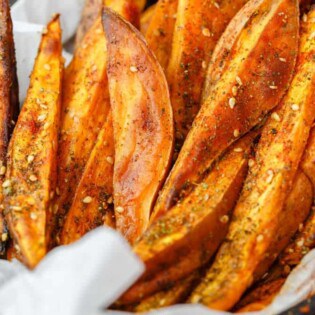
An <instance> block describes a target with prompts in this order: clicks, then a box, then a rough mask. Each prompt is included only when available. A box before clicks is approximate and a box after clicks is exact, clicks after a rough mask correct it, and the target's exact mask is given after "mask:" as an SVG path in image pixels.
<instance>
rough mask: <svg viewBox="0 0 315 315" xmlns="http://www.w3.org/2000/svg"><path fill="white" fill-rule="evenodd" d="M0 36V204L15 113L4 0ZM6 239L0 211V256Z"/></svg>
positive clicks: (11, 44)
mask: <svg viewBox="0 0 315 315" xmlns="http://www.w3.org/2000/svg"><path fill="white" fill-rule="evenodd" d="M0 36H1V41H0V55H1V60H0V78H1V80H0V95H1V98H0V121H1V123H0V203H2V199H3V198H2V184H3V180H4V175H5V170H6V155H7V150H8V144H9V140H10V137H11V133H12V130H13V126H14V124H15V122H16V120H17V116H18V113H19V101H18V96H19V93H18V82H17V76H16V62H15V51H14V41H13V32H12V21H11V15H10V5H9V1H8V0H1V1H0ZM7 238H8V234H7V227H6V224H5V222H4V217H3V214H2V212H1V213H0V255H2V254H4V252H5V243H6V240H7Z"/></svg>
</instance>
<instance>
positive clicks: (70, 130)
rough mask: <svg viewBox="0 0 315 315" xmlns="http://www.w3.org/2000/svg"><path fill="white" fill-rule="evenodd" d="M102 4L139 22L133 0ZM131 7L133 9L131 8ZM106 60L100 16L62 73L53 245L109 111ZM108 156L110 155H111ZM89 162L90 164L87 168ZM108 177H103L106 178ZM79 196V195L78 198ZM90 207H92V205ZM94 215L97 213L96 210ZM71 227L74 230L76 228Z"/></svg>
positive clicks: (51, 225) (51, 230)
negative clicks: (61, 107) (62, 85)
mask: <svg viewBox="0 0 315 315" xmlns="http://www.w3.org/2000/svg"><path fill="white" fill-rule="evenodd" d="M103 1H104V2H103V3H104V4H105V5H109V6H112V7H115V8H116V10H121V11H119V13H120V14H121V15H123V16H125V18H127V19H130V20H132V21H135V20H138V18H139V14H138V13H137V12H138V11H137V9H136V7H134V5H133V1H132V0H121V1H108V0H103ZM131 7H132V9H130V8H131ZM129 9H130V10H129ZM106 58H107V53H106V40H105V36H104V32H103V28H102V23H101V17H99V19H97V21H96V22H95V23H94V25H93V26H92V28H91V29H90V30H89V32H88V33H87V35H86V36H85V38H84V40H83V42H82V44H81V45H80V47H79V48H78V49H77V50H76V52H75V55H74V58H73V60H72V62H71V64H70V65H69V67H68V68H67V69H66V71H65V80H64V96H63V111H62V116H61V139H60V141H59V144H60V149H59V160H58V170H59V172H58V186H57V191H56V194H57V196H56V198H55V207H54V208H55V213H56V214H55V220H54V221H53V222H51V223H50V224H49V229H50V234H55V235H56V236H55V240H52V246H53V245H54V244H55V243H59V241H60V228H61V227H62V226H63V223H64V218H65V215H66V214H67V213H68V211H69V209H70V207H71V204H72V201H73V198H74V195H75V191H76V188H77V185H78V183H79V181H80V179H81V176H82V174H83V171H84V167H85V165H86V163H87V161H88V159H89V157H90V155H91V152H92V149H93V147H94V145H95V142H96V139H97V136H98V133H99V132H100V130H101V129H102V127H103V125H104V124H105V119H106V117H107V115H108V114H109V112H110V104H109V94H108V87H107V85H108V81H107V74H106ZM112 141H113V140H112V139H111V140H109V142H112ZM110 155H111V156H113V153H112V154H110ZM94 157H95V155H93V156H92V159H93V158H94ZM94 162H96V161H94ZM92 163H93V162H92V161H91V162H90V167H91V164H92ZM94 167H95V168H96V167H97V166H96V165H95V166H94ZM104 171H106V169H104ZM99 172H100V171H99ZM86 175H88V174H86ZM109 175H110V174H103V176H105V178H106V177H108V176H109ZM98 176H100V177H99V179H100V178H101V174H100V173H99V175H98ZM107 180H109V178H108V179H107ZM88 181H90V179H88ZM107 183H108V181H107ZM107 183H106V184H105V186H107ZM107 188H108V187H106V188H104V189H107ZM79 195H80V192H78V194H77V196H79ZM99 202H102V200H99ZM93 205H95V204H94V203H93ZM91 206H92V205H90V207H89V213H90V215H92V212H93V211H94V210H95V209H94V210H93V208H91ZM78 210H79V209H78ZM93 213H94V214H96V212H95V211H94V212H93ZM71 215H72V214H70V216H71ZM83 219H84V218H83ZM93 220H96V221H97V222H99V220H98V218H92V217H90V219H88V221H89V222H91V221H93ZM93 226H95V224H94V225H93ZM73 228H75V229H76V228H77V227H73ZM86 228H88V227H87V226H86V227H85V228H84V229H86ZM53 231H54V233H53Z"/></svg>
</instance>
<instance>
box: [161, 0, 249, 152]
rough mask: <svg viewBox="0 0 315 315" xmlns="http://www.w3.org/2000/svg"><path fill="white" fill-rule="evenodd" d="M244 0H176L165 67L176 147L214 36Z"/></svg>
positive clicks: (196, 103)
mask: <svg viewBox="0 0 315 315" xmlns="http://www.w3.org/2000/svg"><path fill="white" fill-rule="evenodd" d="M246 2H247V0H233V1H231V0H223V1H220V4H219V5H218V4H217V3H216V2H215V1H212V0H178V9H177V14H176V24H175V30H176V31H175V32H174V36H173V43H172V51H171V57H170V61H169V64H168V67H167V79H168V83H169V86H170V95H171V103H172V106H173V111H174V120H175V138H176V141H175V143H176V147H175V148H176V150H177V151H179V150H180V148H181V146H182V144H183V142H184V140H185V138H186V136H187V134H188V131H189V130H190V128H191V126H192V122H193V120H194V118H195V116H196V114H197V113H198V111H199V108H200V99H201V91H202V86H203V82H204V78H205V73H206V68H207V65H208V63H209V61H210V58H211V55H212V52H213V49H214V47H215V44H216V43H217V41H218V39H219V38H220V36H221V35H222V33H223V32H224V30H225V28H226V26H227V25H228V23H229V22H230V20H231V19H232V18H233V16H234V15H235V14H236V13H237V12H238V11H239V10H240V9H241V7H242V6H243V5H244V4H245V3H246Z"/></svg>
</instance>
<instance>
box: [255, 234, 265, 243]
mask: <svg viewBox="0 0 315 315" xmlns="http://www.w3.org/2000/svg"><path fill="white" fill-rule="evenodd" d="M263 239H264V236H263V235H262V234H259V235H258V236H257V237H256V241H257V242H261V241H262V240H263Z"/></svg>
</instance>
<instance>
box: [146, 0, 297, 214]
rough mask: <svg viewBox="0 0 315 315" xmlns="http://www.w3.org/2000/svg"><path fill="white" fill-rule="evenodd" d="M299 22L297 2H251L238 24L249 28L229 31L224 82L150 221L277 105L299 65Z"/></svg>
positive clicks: (185, 147)
mask: <svg viewBox="0 0 315 315" xmlns="http://www.w3.org/2000/svg"><path fill="white" fill-rule="evenodd" d="M248 11H250V12H251V14H248ZM298 17H299V9H298V1H291V0H251V1H249V2H248V3H247V4H246V5H245V6H244V7H243V8H242V9H241V10H240V11H239V13H238V14H237V16H236V17H235V19H237V20H242V19H245V21H247V23H246V24H245V25H244V26H243V27H242V28H241V29H240V30H239V32H238V33H239V34H238V36H234V35H233V32H234V30H231V29H230V28H228V29H227V31H226V32H229V33H231V39H232V40H233V43H231V44H230V43H229V45H230V46H231V47H232V48H231V50H230V53H229V55H228V56H227V57H225V59H224V60H222V62H225V63H226V66H225V67H224V69H223V70H222V74H221V79H220V80H218V81H217V82H216V84H215V86H214V87H213V93H211V95H210V96H209V97H208V98H207V99H206V101H205V102H204V103H203V105H202V108H201V110H200V111H199V113H198V115H197V117H196V119H195V121H194V124H193V126H192V128H191V131H190V133H189V135H188V137H187V138H186V141H185V143H184V145H183V148H182V150H181V152H180V154H179V157H178V159H177V161H176V163H175V165H174V167H173V169H172V171H171V173H170V175H169V177H168V180H167V182H166V184H165V186H164V187H163V190H162V192H161V195H160V197H159V199H158V202H157V205H156V207H155V210H154V213H153V216H152V220H154V219H156V218H157V217H158V216H160V215H162V214H163V213H165V212H166V211H167V210H168V209H170V208H171V207H172V206H173V205H174V204H175V203H176V202H177V201H178V199H180V198H181V197H182V196H184V195H185V194H186V192H189V191H190V190H191V187H192V186H193V183H198V182H200V181H201V180H202V177H203V174H204V172H205V171H206V170H207V169H208V168H209V167H211V165H212V163H213V161H214V160H215V159H216V158H217V157H218V156H220V155H221V154H222V152H223V151H224V150H225V149H226V148H227V147H228V146H229V145H231V144H232V143H233V142H234V141H236V140H237V139H238V138H239V137H240V136H241V135H243V134H244V133H246V132H247V131H248V130H250V129H251V128H252V127H254V126H255V125H257V124H259V123H260V122H261V121H262V119H263V118H264V117H265V115H266V113H267V112H268V111H270V110H271V109H272V108H273V107H274V106H275V105H277V104H278V103H279V101H280V99H281V98H282V97H283V95H284V93H285V91H286V89H287V87H288V85H289V83H290V81H291V78H292V74H293V70H294V65H295V61H296V54H297V49H298V30H299V19H298ZM232 23H233V22H232ZM224 36H226V37H227V38H228V36H227V33H225V35H224ZM266 43H270V45H266ZM227 45H228V44H227ZM236 92H237V93H236ZM235 94H237V95H235Z"/></svg>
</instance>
